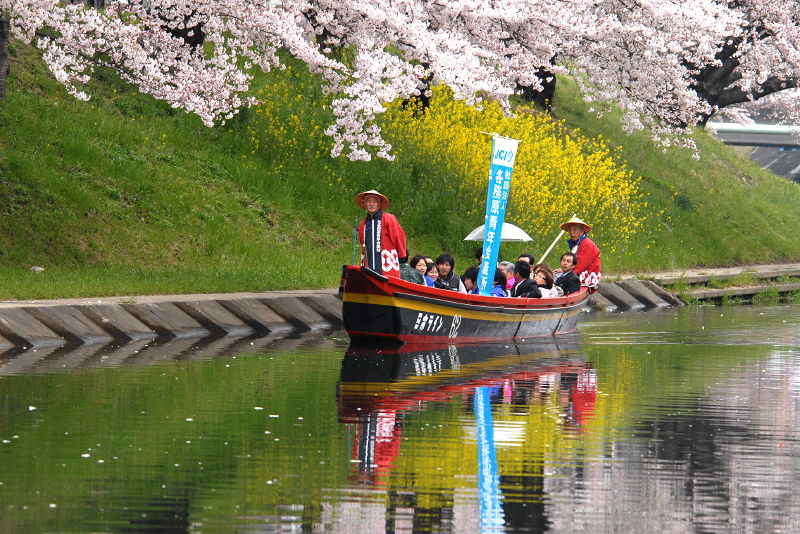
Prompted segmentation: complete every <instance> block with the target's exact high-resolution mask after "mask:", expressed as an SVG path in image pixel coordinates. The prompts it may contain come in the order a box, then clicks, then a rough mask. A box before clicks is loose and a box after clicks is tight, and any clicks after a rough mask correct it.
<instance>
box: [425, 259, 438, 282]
mask: <svg viewBox="0 0 800 534" xmlns="http://www.w3.org/2000/svg"><path fill="white" fill-rule="evenodd" d="M437 278H439V269H438V268H437V267H436V264H435V263H433V262H432V261H431V262H428V263H427V264H426V270H425V285H427V286H428V287H433V286H434V283H435V282H436V279H437Z"/></svg>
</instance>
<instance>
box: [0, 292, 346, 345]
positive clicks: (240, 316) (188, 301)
mask: <svg viewBox="0 0 800 534" xmlns="http://www.w3.org/2000/svg"><path fill="white" fill-rule="evenodd" d="M341 327H342V310H341V300H339V297H338V291H337V290H335V289H330V290H319V291H292V292H280V291H274V292H269V293H234V294H213V295H168V296H148V297H135V298H134V297H114V298H103V299H67V300H57V301H51V300H47V301H14V302H2V303H0V351H7V350H10V349H17V350H19V349H28V348H39V347H60V346H65V345H83V344H85V345H91V344H101V343H109V342H112V341H119V342H131V341H142V340H155V339H159V338H160V339H176V338H177V339H179V338H200V337H214V336H216V337H226V336H236V337H246V336H256V335H264V334H272V335H287V334H290V333H294V332H309V331H325V330H333V329H338V328H341Z"/></svg>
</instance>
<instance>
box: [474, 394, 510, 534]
mask: <svg viewBox="0 0 800 534" xmlns="http://www.w3.org/2000/svg"><path fill="white" fill-rule="evenodd" d="M474 405H475V425H476V427H477V429H478V500H479V503H480V515H481V532H482V533H484V534H487V533H497V532H502V531H503V523H504V521H503V508H502V506H501V500H502V494H501V493H500V475H499V474H498V472H497V455H496V453H495V448H494V428H493V427H492V405H491V403H490V402H489V388H485V387H482V388H477V389H476V390H475V399H474Z"/></svg>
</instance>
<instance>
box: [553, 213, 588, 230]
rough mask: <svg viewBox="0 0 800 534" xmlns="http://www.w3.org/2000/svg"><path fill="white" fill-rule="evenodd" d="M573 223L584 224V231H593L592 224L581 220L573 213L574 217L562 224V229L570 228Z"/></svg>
mask: <svg viewBox="0 0 800 534" xmlns="http://www.w3.org/2000/svg"><path fill="white" fill-rule="evenodd" d="M573 224H577V225H580V226H583V231H584V232H587V233H588V232H591V231H592V227H591V226H589V225H588V224H586V223H585V222H583V221H582V220H580V219H579V218H577V217H576V216H575V215H573V216H572V218H571V219H570V220H568V221H567V222H565V223H564V224H562V225H561V229H562V230H564V231H566V230H567V228H569V227H570V226H572V225H573Z"/></svg>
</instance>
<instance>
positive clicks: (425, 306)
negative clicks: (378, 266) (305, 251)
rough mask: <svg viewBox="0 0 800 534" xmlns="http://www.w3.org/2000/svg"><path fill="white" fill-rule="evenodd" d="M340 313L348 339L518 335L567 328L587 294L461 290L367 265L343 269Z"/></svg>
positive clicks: (491, 338)
mask: <svg viewBox="0 0 800 534" xmlns="http://www.w3.org/2000/svg"><path fill="white" fill-rule="evenodd" d="M340 293H341V296H342V316H343V319H344V326H345V329H346V330H347V333H348V334H349V335H350V338H351V339H360V338H371V339H388V340H396V341H402V342H412V343H420V342H439V343H448V342H453V341H455V340H457V341H458V342H459V343H472V342H485V341H501V340H520V339H527V338H535V337H545V336H553V335H555V334H563V333H567V332H572V331H573V330H575V327H576V326H577V323H578V317H579V315H580V312H581V310H582V309H583V308H584V306H585V305H586V301H587V299H588V297H589V294H588V292H587V290H586V289H585V288H583V289H581V291H579V292H578V293H574V294H572V295H568V296H565V297H558V298H548V299H521V298H498V297H484V296H481V295H466V294H463V293H458V292H455V291H447V290H442V289H436V288H432V287H427V286H421V285H419V284H414V283H411V282H407V281H405V280H401V279H399V278H394V277H385V276H382V275H380V274H378V273H376V272H374V271H372V270H370V269H367V268H364V267H359V266H354V265H347V266H345V267H344V268H343V269H342V285H341V289H340Z"/></svg>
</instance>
